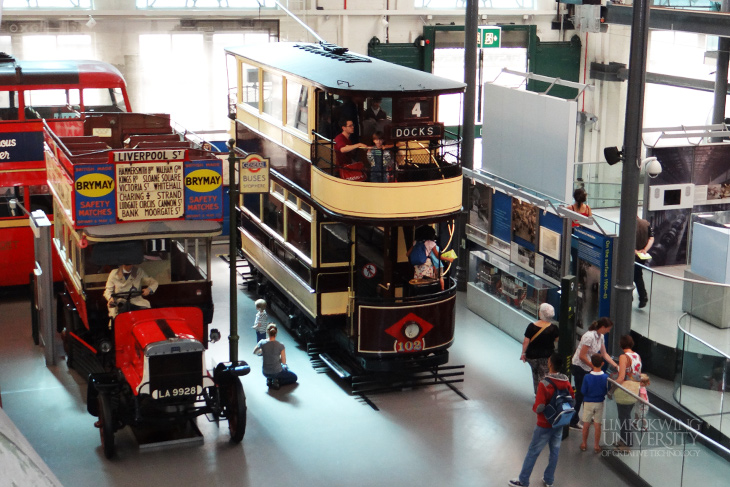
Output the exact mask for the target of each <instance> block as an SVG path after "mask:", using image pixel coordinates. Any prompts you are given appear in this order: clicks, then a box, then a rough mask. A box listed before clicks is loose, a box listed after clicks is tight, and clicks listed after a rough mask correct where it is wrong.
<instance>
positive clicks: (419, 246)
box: [408, 240, 428, 266]
mask: <svg viewBox="0 0 730 487" xmlns="http://www.w3.org/2000/svg"><path fill="white" fill-rule="evenodd" d="M427 258H428V256H427V255H426V242H425V241H423V240H419V241H418V242H416V243H415V245H414V246H413V249H412V250H411V253H410V254H409V255H408V262H410V263H411V265H413V266H416V265H423V264H424V263H425V262H426V259H427Z"/></svg>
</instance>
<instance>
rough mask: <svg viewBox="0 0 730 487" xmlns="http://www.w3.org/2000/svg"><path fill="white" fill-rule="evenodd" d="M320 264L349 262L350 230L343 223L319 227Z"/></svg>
mask: <svg viewBox="0 0 730 487" xmlns="http://www.w3.org/2000/svg"><path fill="white" fill-rule="evenodd" d="M320 242H321V245H320V249H321V250H320V251H321V255H320V256H319V258H320V262H322V263H323V264H334V263H339V262H349V261H350V229H349V227H348V226H347V225H345V224H343V223H323V224H322V225H321V226H320Z"/></svg>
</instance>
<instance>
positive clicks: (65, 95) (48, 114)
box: [23, 89, 81, 119]
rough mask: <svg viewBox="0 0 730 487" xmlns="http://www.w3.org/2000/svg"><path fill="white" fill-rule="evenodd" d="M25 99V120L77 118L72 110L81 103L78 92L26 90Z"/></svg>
mask: <svg viewBox="0 0 730 487" xmlns="http://www.w3.org/2000/svg"><path fill="white" fill-rule="evenodd" d="M23 96H24V97H25V118H26V119H34V118H78V117H79V116H80V115H79V113H78V112H77V111H76V110H75V109H74V107H76V108H78V106H79V104H80V103H81V98H80V96H79V90H77V89H73V90H28V91H26V92H25V93H24V95H23Z"/></svg>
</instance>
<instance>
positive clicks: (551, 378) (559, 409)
mask: <svg viewBox="0 0 730 487" xmlns="http://www.w3.org/2000/svg"><path fill="white" fill-rule="evenodd" d="M562 367H563V359H562V357H561V356H560V355H559V354H558V353H554V354H552V355H551V356H550V358H549V359H548V370H549V371H550V373H549V374H548V375H546V376H545V378H544V379H543V380H541V381H540V383H539V384H538V386H537V395H536V396H535V404H534V405H533V406H532V410H533V411H535V412H536V413H537V426H535V429H534V431H533V433H532V441H531V442H530V446H529V447H528V448H527V455H525V461H524V462H523V463H522V471H521V472H520V475H519V477H518V478H516V479H513V480H510V481H509V484H508V485H510V486H511V487H526V486H528V485H530V475H531V474H532V469H533V467H534V466H535V462H536V461H537V457H538V456H540V452H541V451H542V450H543V448H545V445H549V448H550V458H549V459H548V464H547V467H546V468H545V472H544V474H543V477H542V481H543V483H544V484H545V486H546V487H552V485H553V482H554V481H555V469H556V468H557V466H558V454H559V453H560V442H561V441H562V437H563V427H564V426H566V425H567V424H568V423H569V422H570V420H571V418H572V417H573V414H574V413H575V409H574V405H575V398H574V396H573V388H572V387H571V386H570V380H569V379H568V377H567V376H566V375H565V374H561V373H560V369H561V368H562Z"/></svg>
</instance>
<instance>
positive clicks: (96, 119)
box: [45, 113, 249, 457]
mask: <svg viewBox="0 0 730 487" xmlns="http://www.w3.org/2000/svg"><path fill="white" fill-rule="evenodd" d="M45 142H46V161H47V167H48V182H49V185H50V187H51V190H52V192H53V196H54V198H53V203H54V210H55V211H54V213H55V216H56V219H55V222H54V226H55V236H54V238H53V245H54V251H55V252H56V253H57V254H58V256H59V260H60V262H61V266H62V269H61V270H62V274H63V284H64V289H63V292H62V293H60V295H59V296H58V299H57V303H58V307H57V318H58V331H60V332H62V333H63V337H64V346H65V349H66V353H67V359H68V363H69V366H71V367H73V368H74V369H76V370H77V371H79V372H80V373H81V374H82V375H83V376H85V377H89V385H88V394H87V407H88V410H89V412H90V413H91V414H92V415H94V416H98V418H99V420H98V421H97V423H96V426H97V427H99V428H100V436H101V440H102V446H103V450H104V454H105V455H106V456H107V457H111V456H112V455H113V454H114V433H115V431H117V430H119V429H120V428H122V427H124V426H125V425H131V426H145V425H155V426H160V425H162V424H169V425H170V426H171V427H180V426H184V425H186V424H189V422H190V420H191V419H192V418H195V417H197V416H200V415H208V416H209V417H212V418H213V419H215V420H219V419H227V420H228V423H229V429H230V432H231V440H232V441H233V442H240V441H241V439H242V438H243V435H244V431H245V422H246V402H245V395H244V392H243V386H242V384H241V382H240V379H239V377H240V376H241V375H245V374H246V373H248V372H249V367H248V365H247V364H246V363H245V362H236V363H219V364H217V365H216V364H214V363H211V359H210V357H207V356H206V354H205V352H206V349H207V348H208V336H209V330H208V325H209V324H210V323H211V321H212V318H213V300H212V295H211V285H212V282H211V274H210V265H211V243H212V237H214V236H216V235H219V234H220V232H221V228H220V223H219V222H220V220H221V219H222V210H223V203H222V199H223V172H222V164H221V161H220V160H219V159H218V158H216V157H215V155H214V154H213V153H212V152H211V151H209V150H206V149H203V148H201V147H200V146H198V145H196V144H195V143H193V142H190V141H188V140H186V139H185V137H184V136H183V134H180V133H178V132H176V131H175V130H174V129H173V128H172V126H171V122H170V119H169V116H165V115H145V114H138V113H117V114H114V113H103V114H101V113H100V114H89V115H88V116H87V117H86V118H85V119H84V121H83V132H82V134H80V135H74V136H59V135H58V134H56V133H55V132H54V131H53V130H52V129H51V128H49V127H48V126H46V130H45ZM124 272H129V274H125V273H124ZM137 276H138V277H139V281H136V280H135V279H137ZM127 283H129V285H127ZM117 284H119V286H117ZM140 295H141V296H146V300H147V302H146V303H145V302H144V301H143V302H140V301H139V300H137V298H139V297H140ZM150 305H151V308H150V307H149V306H150ZM218 335H219V334H218Z"/></svg>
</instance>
